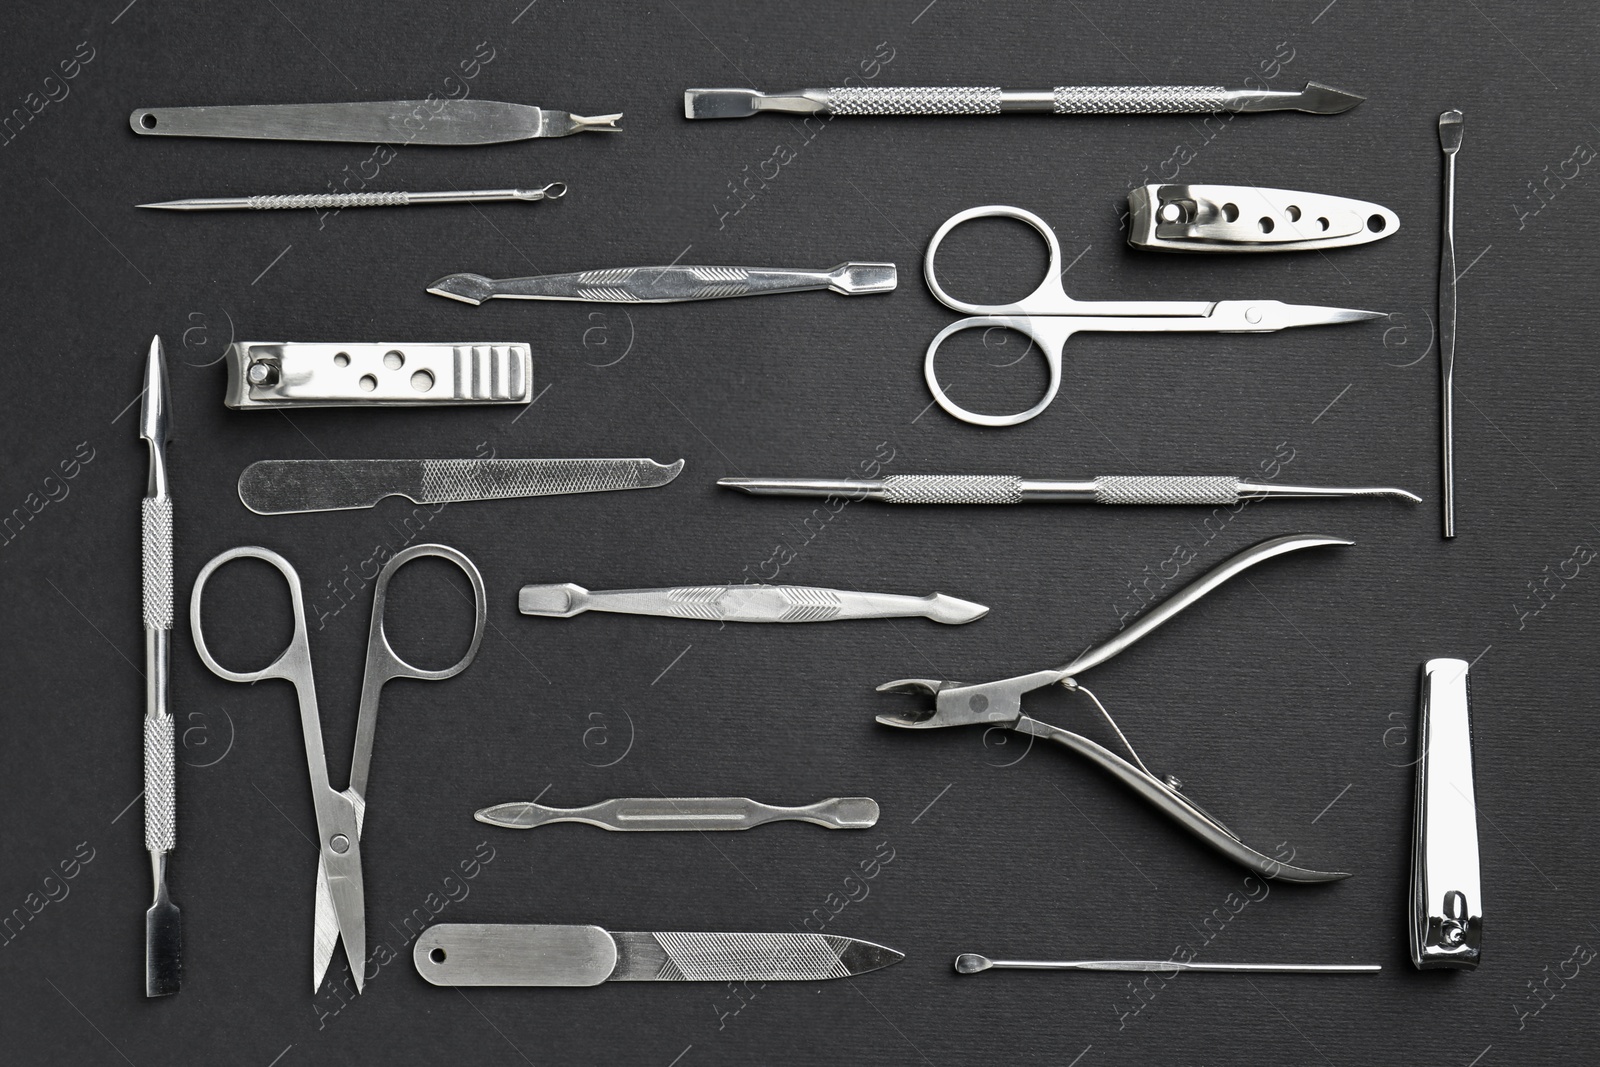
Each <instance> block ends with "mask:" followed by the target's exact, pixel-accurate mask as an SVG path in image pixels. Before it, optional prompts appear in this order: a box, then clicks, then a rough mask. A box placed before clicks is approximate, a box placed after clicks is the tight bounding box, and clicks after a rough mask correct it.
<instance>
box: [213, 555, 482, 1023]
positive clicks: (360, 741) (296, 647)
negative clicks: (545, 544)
mask: <svg viewBox="0 0 1600 1067" xmlns="http://www.w3.org/2000/svg"><path fill="white" fill-rule="evenodd" d="M421 556H438V557H440V558H442V559H446V560H449V561H450V562H451V563H454V564H455V565H456V566H458V567H460V568H461V570H462V571H463V572H464V573H465V574H466V576H467V578H468V580H469V581H470V582H471V583H472V595H473V607H474V611H475V613H476V615H475V621H474V624H473V630H472V643H471V645H470V646H469V647H468V648H467V652H466V654H465V655H464V656H462V657H461V659H460V661H458V662H457V663H456V664H455V665H454V666H451V667H447V668H445V669H444V670H439V671H430V670H423V669H422V668H420V667H414V666H412V665H411V664H409V663H407V662H406V661H404V660H402V659H401V658H400V657H399V656H398V655H396V654H395V651H394V649H393V648H391V647H390V645H389V638H388V634H387V632H386V631H385V629H384V624H383V613H384V606H385V604H386V602H387V599H388V592H389V579H390V578H392V577H393V576H394V573H395V571H397V570H399V569H400V568H401V567H402V566H404V565H405V564H406V563H408V562H410V561H411V560H414V559H417V558H418V557H421ZM236 559H259V560H262V561H263V562H265V563H269V564H271V565H272V566H273V567H275V568H277V570H278V571H279V573H281V574H282V575H283V576H284V579H285V580H286V581H287V582H288V584H289V598H290V602H291V604H292V608H293V613H294V633H293V634H292V635H291V636H290V638H289V644H288V646H287V647H286V648H285V649H284V650H283V652H281V653H280V654H279V655H278V658H277V659H275V660H273V661H272V663H270V664H268V665H267V666H266V667H263V668H262V669H260V670H257V671H233V670H229V669H228V668H226V667H224V666H222V665H221V664H220V663H218V662H217V661H216V660H215V659H214V658H213V657H212V655H211V651H210V649H209V648H208V647H207V645H206V639H205V631H204V629H203V628H202V626H201V621H200V603H201V599H202V597H203V596H204V593H205V587H206V582H207V581H208V580H210V578H211V575H212V574H213V573H215V572H216V571H217V570H218V569H219V568H220V567H222V566H223V565H224V564H226V563H229V562H231V561H233V560H236ZM486 617H487V608H486V597H485V595H484V588H483V576H482V575H480V574H479V573H478V568H477V567H476V566H474V565H473V563H472V561H471V560H470V559H468V558H467V557H466V556H464V555H462V554H461V553H460V552H458V551H456V550H455V549H453V548H450V547H448V546H446V545H413V546H411V547H410V548H407V549H405V550H404V551H401V552H398V553H396V554H395V555H394V556H392V557H390V559H389V561H388V562H387V563H386V564H384V567H383V570H382V571H380V572H379V574H378V578H377V581H376V583H375V585H374V591H373V598H372V627H371V630H370V632H369V633H368V636H367V656H366V667H365V669H364V671H363V674H362V680H361V703H360V710H359V711H358V713H357V717H356V743H355V750H354V752H353V753H352V755H351V759H350V784H349V786H348V788H346V789H344V790H343V791H337V790H335V789H334V788H333V786H332V785H331V784H330V783H329V781H328V768H327V758H326V756H325V755H324V754H323V749H322V722H321V718H320V716H319V714H318V711H317V688H316V682H315V681H314V679H313V678H312V673H311V644H310V640H309V638H308V636H307V632H306V612H305V599H304V596H303V595H302V593H301V586H300V575H299V574H298V573H296V571H295V569H294V567H292V566H291V565H290V564H289V561H288V560H286V559H284V558H283V557H282V556H280V555H278V553H276V552H273V551H272V550H271V549H267V548H260V547H256V546H244V547H241V548H233V549H229V550H228V551H226V552H223V553H222V554H221V555H219V556H217V557H216V558H215V559H213V560H211V562H209V563H207V564H206V565H205V566H204V567H203V568H202V569H201V571H200V576H199V577H198V578H197V579H195V584H194V592H193V593H192V594H191V595H190V598H189V625H190V630H191V632H192V633H193V634H194V644H195V650H196V651H197V652H199V654H200V659H201V660H202V661H203V662H204V663H205V665H206V666H207V667H208V668H210V670H211V672H212V673H213V674H215V675H217V677H219V678H225V679H227V680H228V681H230V682H258V681H261V680H263V679H267V678H281V679H283V680H285V681H288V682H292V683H294V687H295V691H296V692H297V693H298V694H299V698H300V729H301V733H302V734H304V736H305V746H306V760H307V763H308V764H309V767H310V772H311V799H312V803H313V804H314V806H315V809H316V817H317V836H318V851H319V853H320V858H319V860H318V862H317V889H316V912H315V914H316V919H315V925H314V927H313V935H312V955H313V963H312V985H311V991H312V993H313V994H315V993H316V991H317V990H318V989H319V988H321V986H322V979H323V976H324V975H326V973H327V970H328V964H329V962H330V961H331V960H332V959H333V948H334V945H335V944H337V943H338V942H339V941H340V940H341V939H342V940H343V941H344V951H345V957H346V959H347V960H348V961H349V963H350V972H351V975H352V977H353V978H354V980H355V986H356V992H358V993H359V992H361V988H362V985H363V980H364V977H365V975H364V971H365V964H366V956H367V951H366V950H367V935H366V907H365V904H364V892H363V888H362V877H361V825H362V821H363V819H364V817H365V815H366V791H367V772H368V769H369V768H370V766H371V762H372V738H373V734H374V732H375V730H376V729H377V725H378V698H379V696H380V695H381V694H382V692H383V686H384V683H385V682H388V681H389V680H390V679H392V678H417V679H420V680H422V681H442V680H443V679H445V678H452V677H454V676H455V675H457V674H460V673H461V672H462V671H463V670H465V669H466V668H467V665H468V664H470V663H471V662H472V661H473V659H474V658H475V657H476V656H477V654H478V646H479V644H480V643H481V642H482V639H483V627H484V622H485V619H486Z"/></svg>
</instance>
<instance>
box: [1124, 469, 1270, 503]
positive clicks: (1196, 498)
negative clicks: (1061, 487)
mask: <svg viewBox="0 0 1600 1067" xmlns="http://www.w3.org/2000/svg"><path fill="white" fill-rule="evenodd" d="M1094 502H1095V503H1096V504H1237V503H1238V502H1239V480H1238V479H1237V478H1225V477H1214V476H1210V475H1197V476H1186V475H1166V474H1140V475H1101V476H1099V477H1097V478H1096V479H1095V480H1094Z"/></svg>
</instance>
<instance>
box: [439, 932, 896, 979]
mask: <svg viewBox="0 0 1600 1067" xmlns="http://www.w3.org/2000/svg"><path fill="white" fill-rule="evenodd" d="M904 958H905V953H903V952H896V951H895V950H894V949H892V948H887V947H885V946H883V945H876V944H873V943H872V942H871V941H861V940H858V939H856V938H853V937H842V936H840V935H838V934H810V933H787V934H744V933H678V932H671V933H646V932H631V931H630V932H622V931H616V932H613V931H609V930H602V929H601V928H600V927H598V926H554V925H543V924H540V925H516V924H495V923H439V924H437V925H435V926H430V927H428V928H427V929H426V930H424V931H422V933H421V935H419V936H418V937H417V942H416V945H415V946H414V947H413V948H412V950H411V959H412V962H413V963H415V964H416V968H417V973H418V974H420V975H422V977H423V978H424V979H426V980H427V981H429V982H432V983H433V984H434V985H441V986H596V985H599V984H600V983H602V982H820V981H823V980H825V979H829V978H854V977H855V976H856V975H860V974H865V973H866V972H868V971H876V970H877V969H878V968H880V967H887V966H889V965H890V964H892V963H899V962H900V961H901V960H903V959H904Z"/></svg>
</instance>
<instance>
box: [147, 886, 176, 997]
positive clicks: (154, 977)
mask: <svg viewBox="0 0 1600 1067" xmlns="http://www.w3.org/2000/svg"><path fill="white" fill-rule="evenodd" d="M182 918H183V917H182V915H181V914H180V913H179V911H178V906H177V905H176V904H174V903H172V901H170V900H167V899H165V897H164V896H163V898H162V899H161V900H158V901H157V902H156V903H154V904H152V905H151V906H150V910H148V911H146V912H145V913H144V995H145V996H147V997H170V996H171V995H172V994H174V993H176V992H177V991H178V987H179V985H181V984H182V979H183V921H182Z"/></svg>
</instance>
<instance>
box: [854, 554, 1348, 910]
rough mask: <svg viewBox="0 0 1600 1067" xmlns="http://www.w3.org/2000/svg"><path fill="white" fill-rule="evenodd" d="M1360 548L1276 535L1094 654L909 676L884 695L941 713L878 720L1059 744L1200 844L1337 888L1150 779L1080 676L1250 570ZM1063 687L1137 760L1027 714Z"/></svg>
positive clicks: (1275, 872) (1331, 876) (1172, 781)
mask: <svg viewBox="0 0 1600 1067" xmlns="http://www.w3.org/2000/svg"><path fill="white" fill-rule="evenodd" d="M1353 543H1354V542H1351V541H1348V540H1345V539H1344V538H1342V537H1329V536H1325V535H1320V534H1290V535H1288V536H1285V537H1275V538H1272V539H1271V540H1269V541H1263V542H1261V543H1260V544H1258V545H1255V546H1254V547H1252V548H1248V549H1246V550H1245V551H1243V552H1240V553H1239V554H1238V555H1236V556H1233V557H1231V558H1229V559H1227V560H1224V561H1223V562H1222V563H1220V564H1218V565H1217V566H1215V567H1213V568H1212V569H1211V570H1209V571H1207V572H1206V573H1205V574H1204V575H1202V576H1201V577H1199V578H1197V579H1196V580H1195V581H1193V582H1190V583H1189V584H1188V585H1187V586H1185V587H1184V588H1183V589H1182V590H1180V591H1179V592H1177V593H1175V594H1174V595H1173V596H1171V597H1168V598H1167V599H1166V600H1164V601H1162V602H1161V604H1160V605H1158V606H1157V607H1155V608H1153V609H1152V610H1151V611H1150V612H1149V613H1148V614H1146V615H1145V616H1144V617H1143V618H1141V619H1140V620H1139V621H1138V622H1136V623H1134V624H1132V625H1131V626H1129V627H1127V628H1126V629H1125V630H1123V631H1122V632H1121V633H1119V634H1117V635H1116V636H1115V637H1113V638H1111V639H1110V640H1109V641H1106V642H1105V643H1103V644H1101V645H1098V646H1096V647H1094V648H1091V649H1090V650H1089V651H1087V652H1085V653H1083V654H1082V655H1081V656H1079V657H1078V658H1077V659H1075V660H1073V661H1072V662H1071V663H1068V664H1067V665H1066V666H1064V667H1059V668H1056V669H1054V670H1043V671H1034V672H1032V673H1030V674H1023V675H1018V676H1017V677H1015V678H1005V679H1002V680H1000V681H997V682H984V683H981V684H979V685H966V684H963V683H961V682H942V681H936V680H933V679H929V678H902V679H899V680H898V681H893V682H888V683H886V684H884V685H880V686H879V687H878V691H879V692H894V693H927V694H931V695H932V696H933V697H934V708H933V710H932V711H929V712H920V713H909V714H908V713H903V712H902V713H896V714H893V715H879V716H878V721H879V722H881V723H883V724H884V725H885V726H899V727H903V728H906V729H911V730H929V729H936V728H938V727H942V726H989V727H997V726H998V727H1004V728H1006V729H1008V730H1015V731H1016V732H1017V733H1020V734H1025V735H1027V736H1030V737H1038V738H1042V739H1044V740H1046V741H1054V742H1056V743H1057V744H1060V745H1064V746H1066V747H1067V748H1070V749H1072V750H1073V751H1074V752H1077V753H1078V754H1079V755H1081V756H1084V757H1085V758H1087V759H1088V760H1090V761H1091V762H1092V763H1094V764H1096V765H1097V766H1099V767H1101V768H1102V769H1103V770H1105V771H1108V772H1109V773H1110V774H1111V775H1113V776H1114V777H1115V778H1117V779H1118V780H1119V781H1121V782H1122V783H1123V784H1124V785H1126V786H1128V787H1129V788H1130V789H1132V790H1133V791H1134V792H1136V793H1138V794H1139V795H1140V796H1141V797H1143V798H1144V799H1145V800H1147V801H1149V802H1150V803H1151V804H1152V805H1154V806H1155V808H1156V809H1157V810H1158V811H1160V812H1161V813H1162V814H1163V815H1166V816H1167V817H1168V818H1169V819H1171V820H1172V821H1173V822H1176V823H1177V824H1178V825H1179V826H1181V827H1183V828H1184V829H1185V830H1187V831H1189V832H1190V833H1191V834H1193V835H1194V836H1195V837H1198V838H1199V839H1200V840H1201V841H1204V842H1205V843H1206V844H1208V845H1210V846H1211V847H1212V848H1214V849H1216V850H1217V851H1218V852H1220V853H1222V854H1223V855H1224V856H1227V857H1228V858H1229V859H1231V860H1233V861H1234V862H1235V863H1239V864H1242V865H1243V866H1245V867H1249V868H1251V869H1252V870H1255V871H1257V872H1259V873H1260V874H1262V875H1264V876H1265V877H1267V878H1280V879H1282V880H1283V881H1285V882H1331V881H1335V880H1337V879H1340V878H1347V877H1349V875H1348V874H1346V873H1341V872H1329V871H1316V870H1311V869H1310V868H1306V867H1296V866H1294V865H1292V864H1289V863H1287V862H1285V861H1283V860H1281V859H1276V858H1274V857H1272V856H1269V855H1267V854H1266V853H1264V852H1258V851H1256V850H1255V849H1253V848H1251V847H1250V846H1249V845H1247V844H1245V843H1244V842H1243V841H1241V840H1240V839H1239V836H1238V835H1237V834H1235V833H1234V832H1233V831H1232V830H1230V829H1228V827H1227V826H1225V825H1224V824H1223V823H1222V822H1221V821H1220V820H1219V819H1217V818H1216V816H1214V815H1212V814H1210V813H1209V812H1207V811H1206V810H1205V809H1204V808H1202V807H1200V806H1199V805H1198V804H1196V803H1195V802H1194V801H1192V800H1190V799H1189V798H1188V797H1187V796H1185V795H1184V794H1183V793H1182V792H1181V789H1182V783H1181V782H1180V781H1179V780H1178V779H1177V778H1175V777H1173V776H1171V775H1168V776H1167V777H1166V778H1165V779H1164V780H1163V779H1160V778H1157V777H1156V776H1155V775H1154V774H1152V773H1150V769H1149V768H1148V767H1146V766H1145V765H1144V761H1143V760H1141V759H1140V758H1139V754H1138V753H1137V752H1135V751H1134V749H1133V746H1132V745H1131V744H1130V743H1129V742H1128V739H1127V737H1126V736H1124V735H1123V733H1122V729H1121V728H1120V727H1119V726H1117V724H1116V721H1115V720H1113V719H1112V718H1111V715H1110V713H1109V712H1107V711H1106V709H1105V706H1104V705H1102V704H1101V703H1100V701H1099V700H1098V699H1097V698H1096V697H1095V696H1094V694H1093V693H1091V692H1089V690H1088V689H1086V688H1084V687H1083V686H1081V685H1079V684H1078V680H1077V675H1078V674H1080V673H1082V672H1083V671H1086V670H1088V669H1089V668H1091V667H1094V666H1097V665H1099V664H1101V663H1104V662H1105V661H1106V660H1108V659H1110V658H1111V657H1112V656H1115V655H1117V653H1119V652H1122V651H1123V650H1124V649H1126V648H1127V647H1128V646H1129V645H1132V644H1133V643H1134V642H1136V641H1138V640H1140V639H1141V638H1143V637H1145V636H1147V635H1148V634H1150V633H1151V631H1153V630H1155V629H1156V628H1157V627H1159V626H1161V625H1163V624H1164V623H1166V622H1167V621H1168V620H1170V619H1171V618H1172V617H1173V616H1175V615H1177V614H1178V613H1179V612H1181V611H1183V610H1184V609H1185V608H1188V607H1189V606H1190V605H1192V604H1194V603H1195V601H1197V600H1199V599H1200V598H1201V597H1203V596H1205V595H1206V594H1207V593H1209V592H1211V591H1212V590H1213V589H1215V588H1217V586H1219V585H1221V584H1222V583H1223V582H1226V581H1227V580H1228V579H1229V578H1232V577H1234V576H1235V575H1237V574H1239V573H1241V572H1243V571H1245V570H1248V569H1249V568H1251V567H1253V566H1255V565H1256V564H1257V563H1261V562H1263V561H1265V560H1269V559H1271V558H1273V557H1274V556H1281V555H1284V554H1285V553H1288V552H1295V551H1298V550H1300V549H1302V548H1316V547H1318V546H1322V545H1349V544H1353ZM1056 684H1060V685H1061V686H1063V687H1065V688H1066V689H1068V690H1071V691H1074V692H1078V691H1081V692H1082V693H1083V694H1084V695H1085V696H1087V697H1088V698H1089V699H1090V700H1091V701H1093V702H1094V705H1095V707H1096V708H1098V709H1099V710H1100V714H1101V715H1103V716H1104V717H1105V720H1106V722H1108V723H1110V725H1111V728H1112V730H1114V731H1115V732H1116V735H1117V738H1118V740H1120V741H1121V742H1122V744H1123V747H1124V748H1126V749H1127V751H1128V755H1129V756H1131V757H1132V759H1133V762H1132V763H1130V762H1128V760H1126V759H1123V758H1122V757H1121V756H1119V755H1118V754H1116V753H1115V752H1112V751H1111V750H1110V749H1107V748H1105V747H1104V746H1102V745H1100V744H1098V743H1097V742H1095V741H1091V740H1090V739H1089V738H1087V737H1083V736H1082V735H1080V734H1076V733H1073V732H1071V731H1069V730H1063V729H1061V728H1060V727H1058V726H1051V725H1050V724H1049V723H1045V722H1040V721H1039V720H1038V719H1035V718H1032V717H1030V716H1028V715H1026V714H1024V713H1023V711H1022V697H1023V696H1024V695H1025V694H1027V693H1031V692H1033V691H1034V690H1036V689H1043V688H1045V687H1046V686H1050V685H1056Z"/></svg>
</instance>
